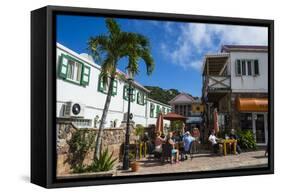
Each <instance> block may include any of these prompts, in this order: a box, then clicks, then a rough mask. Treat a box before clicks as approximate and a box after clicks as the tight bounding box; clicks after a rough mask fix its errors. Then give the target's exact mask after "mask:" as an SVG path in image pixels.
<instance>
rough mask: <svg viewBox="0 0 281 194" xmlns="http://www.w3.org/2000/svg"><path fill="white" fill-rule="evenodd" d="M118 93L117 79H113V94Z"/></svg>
mask: <svg viewBox="0 0 281 194" xmlns="http://www.w3.org/2000/svg"><path fill="white" fill-rule="evenodd" d="M115 95H117V81H116V80H114V81H113V89H112V96H115Z"/></svg>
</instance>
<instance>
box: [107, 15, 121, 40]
mask: <svg viewBox="0 0 281 194" xmlns="http://www.w3.org/2000/svg"><path fill="white" fill-rule="evenodd" d="M105 23H106V27H107V29H108V31H109V32H110V36H112V37H114V36H118V34H120V33H121V29H120V27H119V25H118V23H117V22H116V21H115V20H114V19H113V18H106V19H105Z"/></svg>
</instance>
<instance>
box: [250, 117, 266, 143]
mask: <svg viewBox="0 0 281 194" xmlns="http://www.w3.org/2000/svg"><path fill="white" fill-rule="evenodd" d="M253 118H254V119H253V131H254V133H255V136H256V142H257V144H258V145H266V144H267V139H268V138H267V137H268V136H267V133H268V130H267V113H253Z"/></svg>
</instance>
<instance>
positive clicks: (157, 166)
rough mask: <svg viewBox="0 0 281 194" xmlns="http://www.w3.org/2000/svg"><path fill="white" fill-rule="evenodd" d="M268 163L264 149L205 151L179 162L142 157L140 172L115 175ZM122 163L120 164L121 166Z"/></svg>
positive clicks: (213, 168) (125, 172)
mask: <svg viewBox="0 0 281 194" xmlns="http://www.w3.org/2000/svg"><path fill="white" fill-rule="evenodd" d="M267 164H268V158H267V157H265V156H264V151H263V150H260V151H252V152H244V153H241V154H240V155H227V156H216V155H212V154H210V153H205V154H195V155H194V158H193V159H192V160H190V159H188V160H185V161H183V162H180V163H178V164H170V163H165V164H163V165H162V164H161V162H159V161H158V160H155V159H150V160H148V159H142V160H141V161H140V170H139V171H138V172H131V171H123V170H117V172H116V174H115V176H127V175H138V174H158V173H175V172H192V171H208V170H221V169H237V168H249V167H261V166H266V165H267ZM121 165H122V164H119V167H120V168H121Z"/></svg>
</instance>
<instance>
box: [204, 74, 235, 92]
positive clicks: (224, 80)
mask: <svg viewBox="0 0 281 194" xmlns="http://www.w3.org/2000/svg"><path fill="white" fill-rule="evenodd" d="M229 89H230V76H206V80H205V83H204V92H209V91H220V90H229Z"/></svg>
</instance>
